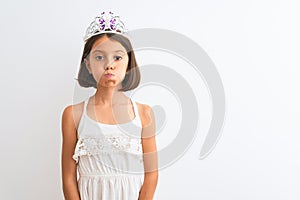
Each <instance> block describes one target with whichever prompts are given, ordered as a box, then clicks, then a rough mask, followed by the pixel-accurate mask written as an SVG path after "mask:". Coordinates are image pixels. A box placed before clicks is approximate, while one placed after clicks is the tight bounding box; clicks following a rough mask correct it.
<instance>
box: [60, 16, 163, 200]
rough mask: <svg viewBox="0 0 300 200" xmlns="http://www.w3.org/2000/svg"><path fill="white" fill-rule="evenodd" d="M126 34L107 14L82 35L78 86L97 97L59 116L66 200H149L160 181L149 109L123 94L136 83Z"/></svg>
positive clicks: (137, 72)
mask: <svg viewBox="0 0 300 200" xmlns="http://www.w3.org/2000/svg"><path fill="white" fill-rule="evenodd" d="M124 33H125V32H124V24H123V23H122V21H121V20H120V19H119V17H118V16H114V15H113V13H111V12H109V14H108V15H105V13H104V12H103V13H101V16H100V17H96V18H95V21H93V22H92V23H91V25H90V26H89V27H88V29H87V31H86V35H85V46H84V51H83V55H82V59H81V67H80V70H79V74H78V79H77V80H78V82H79V84H80V85H81V86H82V87H94V88H96V92H95V94H93V95H92V96H90V97H88V98H86V99H85V100H84V101H83V102H81V103H79V104H75V105H69V106H67V107H66V108H65V109H64V111H63V114H62V137H63V138H62V160H61V161H62V183H63V192H64V197H65V199H66V200H80V199H81V200H152V199H153V196H154V193H155V189H156V186H157V181H158V170H157V150H156V142H155V118H154V113H153V111H152V109H151V107H150V106H148V105H146V104H141V103H137V102H135V101H134V100H133V99H131V98H128V97H127V96H126V95H125V94H124V92H125V91H129V90H133V89H135V88H136V87H137V86H138V84H139V82H140V71H139V68H138V65H137V62H136V59H135V55H134V51H133V50H132V46H131V43H130V40H129V39H128V38H127V37H126V35H125V34H124ZM125 130H126V131H125ZM77 172H79V178H78V179H77Z"/></svg>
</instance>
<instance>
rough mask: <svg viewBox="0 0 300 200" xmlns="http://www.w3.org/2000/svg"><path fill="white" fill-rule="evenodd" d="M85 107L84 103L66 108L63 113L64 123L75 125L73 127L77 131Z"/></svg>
mask: <svg viewBox="0 0 300 200" xmlns="http://www.w3.org/2000/svg"><path fill="white" fill-rule="evenodd" d="M83 105H84V102H81V103H78V104H74V105H68V106H66V107H65V108H64V111H63V118H62V119H63V121H64V122H65V123H68V124H69V125H71V124H72V125H73V127H74V128H75V129H76V130H77V128H78V124H79V121H80V118H81V116H82V113H83Z"/></svg>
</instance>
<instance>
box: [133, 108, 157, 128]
mask: <svg viewBox="0 0 300 200" xmlns="http://www.w3.org/2000/svg"><path fill="white" fill-rule="evenodd" d="M136 104H137V107H138V110H139V115H140V118H141V121H142V126H143V128H144V127H146V126H149V125H150V124H151V123H152V122H154V120H155V119H154V113H153V110H152V108H151V106H149V105H148V104H142V103H138V102H136Z"/></svg>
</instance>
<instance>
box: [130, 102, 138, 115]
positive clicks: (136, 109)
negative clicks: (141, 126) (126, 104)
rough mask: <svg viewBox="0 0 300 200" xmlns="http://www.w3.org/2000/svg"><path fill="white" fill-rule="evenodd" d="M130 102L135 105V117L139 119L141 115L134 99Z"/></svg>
mask: <svg viewBox="0 0 300 200" xmlns="http://www.w3.org/2000/svg"><path fill="white" fill-rule="evenodd" d="M130 100H131V102H132V105H133V111H134V115H135V117H136V118H139V116H140V115H139V111H138V107H137V104H136V102H135V101H134V100H133V99H132V98H130Z"/></svg>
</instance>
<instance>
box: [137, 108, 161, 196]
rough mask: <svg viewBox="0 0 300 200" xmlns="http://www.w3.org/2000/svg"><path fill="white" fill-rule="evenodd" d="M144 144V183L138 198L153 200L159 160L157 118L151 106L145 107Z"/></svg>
mask: <svg viewBox="0 0 300 200" xmlns="http://www.w3.org/2000/svg"><path fill="white" fill-rule="evenodd" d="M142 115H143V120H142V121H143V130H142V146H143V158H144V170H145V176H144V183H143V186H142V188H141V190H140V195H139V199H138V200H152V199H153V197H154V193H155V190H156V186H157V182H158V161H157V149H156V141H155V129H156V128H155V118H154V113H153V111H152V109H151V107H149V106H147V105H145V109H143V114H142Z"/></svg>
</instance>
